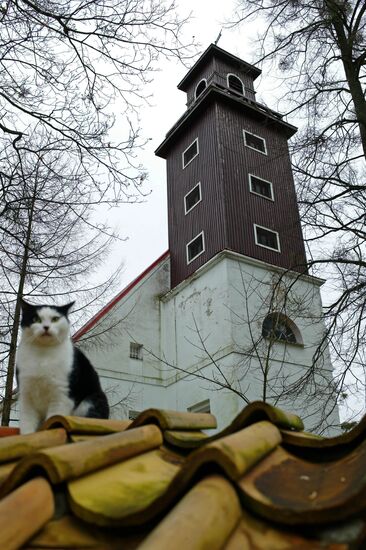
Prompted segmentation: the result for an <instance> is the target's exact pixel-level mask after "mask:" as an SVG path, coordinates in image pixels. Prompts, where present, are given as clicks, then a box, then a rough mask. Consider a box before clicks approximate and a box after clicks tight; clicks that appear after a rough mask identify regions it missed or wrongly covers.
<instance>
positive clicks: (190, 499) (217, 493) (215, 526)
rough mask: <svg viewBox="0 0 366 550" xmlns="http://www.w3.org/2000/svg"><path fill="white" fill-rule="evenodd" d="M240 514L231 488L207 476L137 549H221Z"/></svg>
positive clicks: (222, 480)
mask: <svg viewBox="0 0 366 550" xmlns="http://www.w3.org/2000/svg"><path fill="white" fill-rule="evenodd" d="M240 515H241V507H240V502H239V499H238V496H237V494H236V492H235V490H234V488H233V487H232V485H231V484H230V483H229V482H228V481H227V480H225V479H224V478H223V477H220V476H209V477H207V478H205V479H203V480H202V481H200V482H199V483H197V485H196V486H195V487H193V489H191V490H190V491H189V492H188V493H187V494H186V495H185V496H184V497H183V498H182V500H181V501H180V502H179V504H178V505H177V506H176V507H175V508H173V510H172V511H171V512H170V513H169V514H168V515H167V516H166V518H165V519H164V520H163V521H162V522H161V523H160V524H159V525H158V527H157V528H156V529H154V530H153V532H152V533H151V534H150V535H149V536H148V537H147V539H146V540H145V542H143V543H142V544H141V545H140V547H139V549H140V550H157V549H159V550H172V548H182V549H183V548H187V549H188V548H189V550H203V549H206V548H207V550H208V549H210V550H220V548H222V546H223V544H224V543H225V542H226V540H227V539H228V538H229V536H230V534H231V532H232V531H233V529H234V528H235V526H236V524H237V523H238V521H239V519H240Z"/></svg>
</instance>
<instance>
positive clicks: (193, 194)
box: [184, 182, 202, 214]
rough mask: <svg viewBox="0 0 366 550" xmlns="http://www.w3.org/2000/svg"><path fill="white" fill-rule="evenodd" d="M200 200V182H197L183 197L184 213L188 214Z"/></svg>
mask: <svg viewBox="0 0 366 550" xmlns="http://www.w3.org/2000/svg"><path fill="white" fill-rule="evenodd" d="M201 200H202V196H201V184H200V183H199V182H198V183H197V185H195V186H194V187H193V189H191V190H190V191H189V193H187V194H186V196H185V197H184V210H185V213H186V214H188V212H190V211H191V210H192V208H194V207H195V206H196V205H197V204H198V203H199V202H201Z"/></svg>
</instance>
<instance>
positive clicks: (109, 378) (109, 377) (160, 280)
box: [77, 258, 170, 416]
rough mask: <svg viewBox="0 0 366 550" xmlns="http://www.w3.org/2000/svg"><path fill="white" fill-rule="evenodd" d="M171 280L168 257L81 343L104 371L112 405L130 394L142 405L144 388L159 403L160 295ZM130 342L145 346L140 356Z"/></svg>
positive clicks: (133, 404)
mask: <svg viewBox="0 0 366 550" xmlns="http://www.w3.org/2000/svg"><path fill="white" fill-rule="evenodd" d="M169 285H170V278H169V259H168V258H166V259H165V260H163V261H162V262H160V263H159V264H158V265H157V266H156V267H155V268H154V269H152V270H151V271H149V272H148V273H147V275H146V276H145V277H143V278H142V279H141V280H140V281H139V282H138V283H137V284H136V285H134V286H133V288H132V289H131V290H130V291H129V292H128V293H127V294H126V295H125V296H123V297H122V298H121V300H120V301H118V302H117V303H116V305H115V306H114V307H113V308H112V309H111V310H110V311H108V313H107V314H106V315H105V316H104V317H103V318H102V319H101V320H100V321H98V322H97V323H96V324H95V325H94V326H93V328H92V329H91V330H90V331H88V332H87V334H86V335H85V336H84V339H83V337H81V338H80V340H79V341H78V342H77V345H78V346H79V347H80V348H81V349H82V350H83V351H84V352H85V353H86V355H87V356H88V357H89V359H90V361H91V362H92V363H93V365H94V366H95V368H96V369H97V371H98V373H99V375H100V376H101V380H102V385H103V388H104V389H105V390H106V391H107V393H108V398H109V401H110V403H111V404H112V405H114V404H116V403H118V402H119V401H120V400H121V398H123V397H126V396H127V398H126V403H128V406H129V407H130V406H131V407H135V408H138V407H141V408H142V404H141V405H140V402H141V399H143V400H144V401H145V398H144V397H143V396H144V395H145V392H147V393H148V395H149V397H148V398H146V402H155V401H156V403H158V397H156V400H154V398H153V395H154V387H156V386H159V387H161V383H162V371H161V368H160V360H159V358H160V356H161V350H160V296H161V294H162V293H166V292H167V290H168V289H169ZM131 342H133V343H138V344H142V345H143V349H142V359H141V360H140V359H133V358H131V357H130V344H131ZM155 406H158V405H155ZM160 406H161V405H160ZM123 407H124V406H123V403H122V404H121V405H120V406H117V407H116V414H115V415H117V416H118V415H119V412H120V411H121V408H122V409H123ZM124 408H126V407H124ZM144 408H146V407H144Z"/></svg>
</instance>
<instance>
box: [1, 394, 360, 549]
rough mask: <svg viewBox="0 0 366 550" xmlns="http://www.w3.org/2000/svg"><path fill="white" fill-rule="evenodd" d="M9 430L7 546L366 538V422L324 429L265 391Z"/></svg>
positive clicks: (332, 545)
mask: <svg viewBox="0 0 366 550" xmlns="http://www.w3.org/2000/svg"><path fill="white" fill-rule="evenodd" d="M215 426H216V421H215V419H214V417H213V416H212V415H208V414H195V413H184V412H176V411H163V410H157V409H149V410H147V411H144V412H142V413H141V414H140V415H139V416H138V417H137V418H136V419H135V420H134V421H133V422H131V421H128V420H120V421H118V420H106V421H102V420H97V419H85V418H77V417H53V418H51V419H49V420H48V421H47V422H46V423H45V425H44V426H43V427H42V430H41V431H39V432H37V433H35V434H31V435H26V436H23V435H12V436H8V437H4V438H1V439H0V548H1V549H2V548H4V549H6V550H9V549H10V550H12V549H13V548H14V549H17V548H29V549H31V548H32V549H33V550H34V549H37V548H38V549H41V548H42V549H45V548H48V549H51V548H58V549H60V548H65V549H66V548H70V549H71V548H72V549H77V548H90V549H92V548H96V549H98V550H103V549H104V548H105V549H106V550H107V549H112V550H113V549H114V548H115V549H120V548H123V549H124V550H135V549H136V550H138V549H140V550H164V549H167V550H171V549H174V548H177V550H180V549H181V548H182V549H183V548H184V549H187V550H188V549H189V550H195V549H197V550H198V549H200V550H201V549H202V550H204V549H209V550H215V549H217V550H221V549H223V550H246V549H248V550H249V549H256V550H287V549H291V548H294V549H296V550H298V549H303V550H318V549H320V548H322V549H327V550H346V549H349V550H351V549H354V548H363V547H365V544H366V517H365V515H364V510H365V509H366V477H365V474H364V471H365V464H366V421H365V420H363V421H361V423H360V424H359V425H358V426H357V427H356V428H354V430H352V431H351V432H349V433H348V434H345V435H343V436H339V437H336V438H331V439H323V438H319V437H317V436H314V435H312V434H306V433H304V432H302V431H300V430H302V422H301V420H300V419H299V417H297V416H296V415H292V414H289V413H286V412H284V411H281V410H280V409H277V408H275V407H271V406H270V405H268V404H264V403H260V402H256V403H252V404H251V405H249V406H248V407H246V408H245V409H244V410H243V411H242V412H241V413H240V414H239V415H238V416H237V417H236V419H234V421H233V422H232V423H231V424H230V426H228V427H227V428H226V429H225V430H223V431H221V432H220V433H216V434H214V435H213V436H210V435H207V434H206V433H203V432H202V430H207V429H209V428H210V427H211V428H214V427H215Z"/></svg>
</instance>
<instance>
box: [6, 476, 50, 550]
mask: <svg viewBox="0 0 366 550" xmlns="http://www.w3.org/2000/svg"><path fill="white" fill-rule="evenodd" d="M53 512H54V500H53V494H52V490H51V487H50V485H49V483H48V482H47V481H46V480H45V479H43V478H41V477H37V478H35V479H32V480H31V481H28V482H27V483H25V484H24V485H22V486H21V487H19V489H16V490H15V491H14V492H12V493H11V494H10V495H9V496H7V497H6V498H4V499H3V500H2V501H1V502H0V548H3V549H4V550H5V549H6V550H16V549H17V548H20V546H21V545H22V544H23V543H25V542H26V541H27V540H28V539H29V538H30V537H31V536H32V535H33V534H34V533H36V532H37V531H38V529H40V528H41V527H42V526H43V525H44V524H45V523H46V522H47V521H48V520H49V519H51V517H52V515H53Z"/></svg>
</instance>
